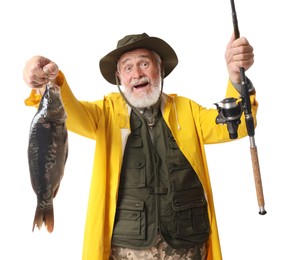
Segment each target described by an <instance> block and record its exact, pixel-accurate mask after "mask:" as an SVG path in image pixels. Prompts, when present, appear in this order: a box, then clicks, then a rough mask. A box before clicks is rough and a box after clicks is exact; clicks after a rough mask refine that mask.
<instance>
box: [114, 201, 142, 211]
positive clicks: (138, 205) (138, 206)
mask: <svg viewBox="0 0 290 260" xmlns="http://www.w3.org/2000/svg"><path fill="white" fill-rule="evenodd" d="M117 209H122V210H134V211H135V210H137V211H142V210H143V209H144V201H140V200H126V199H123V200H121V203H120V204H119V205H118V207H117Z"/></svg>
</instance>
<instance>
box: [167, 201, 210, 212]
mask: <svg viewBox="0 0 290 260" xmlns="http://www.w3.org/2000/svg"><path fill="white" fill-rule="evenodd" d="M203 206H206V200H205V199H204V198H201V199H199V200H191V201H178V200H175V201H173V202H172V208H173V209H174V210H175V211H182V210H186V209H191V208H200V207H203Z"/></svg>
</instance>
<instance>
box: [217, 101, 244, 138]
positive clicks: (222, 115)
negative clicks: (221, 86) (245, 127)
mask: <svg viewBox="0 0 290 260" xmlns="http://www.w3.org/2000/svg"><path fill="white" fill-rule="evenodd" d="M237 100H238V99H237V98H233V97H230V98H225V99H223V100H222V101H220V102H218V103H214V104H215V105H216V107H217V110H218V113H219V114H218V116H217V117H216V123H217V124H227V128H228V132H229V137H230V139H236V138H237V137H238V133H237V131H238V127H239V124H240V123H241V115H242V112H243V110H242V104H241V102H237Z"/></svg>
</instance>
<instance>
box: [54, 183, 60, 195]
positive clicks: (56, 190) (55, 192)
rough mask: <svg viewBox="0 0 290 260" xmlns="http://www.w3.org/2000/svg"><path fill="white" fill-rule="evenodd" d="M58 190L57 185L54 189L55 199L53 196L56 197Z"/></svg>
mask: <svg viewBox="0 0 290 260" xmlns="http://www.w3.org/2000/svg"><path fill="white" fill-rule="evenodd" d="M58 190H59V185H58V186H57V187H56V189H55V191H54V194H53V198H55V196H56V194H57V192H58Z"/></svg>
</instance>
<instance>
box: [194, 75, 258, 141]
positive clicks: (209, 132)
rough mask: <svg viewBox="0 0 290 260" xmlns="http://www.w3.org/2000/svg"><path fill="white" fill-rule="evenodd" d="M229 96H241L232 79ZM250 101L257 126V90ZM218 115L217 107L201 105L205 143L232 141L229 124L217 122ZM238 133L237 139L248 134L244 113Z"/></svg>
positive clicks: (228, 90)
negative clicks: (211, 107) (207, 107)
mask: <svg viewBox="0 0 290 260" xmlns="http://www.w3.org/2000/svg"><path fill="white" fill-rule="evenodd" d="M228 97H234V98H237V99H239V98H240V93H239V92H238V91H237V90H236V88H235V87H234V86H233V84H232V83H231V82H230V80H229V81H228V86H227V90H226V98H228ZM250 102H251V108H252V109H251V111H252V116H253V119H254V125H255V127H256V125H257V120H256V114H257V109H258V102H257V100H256V93H255V92H253V94H251V95H250ZM217 116H218V111H217V109H206V108H204V107H199V118H200V127H201V130H202V136H203V141H204V144H213V143H222V142H228V141H232V139H230V138H229V133H228V130H227V125H226V124H216V123H215V120H216V117H217ZM237 133H238V138H237V139H240V138H243V137H245V136H247V134H248V133H247V127H246V123H245V116H244V113H243V114H242V116H241V123H240V124H239V126H238V131H237Z"/></svg>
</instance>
